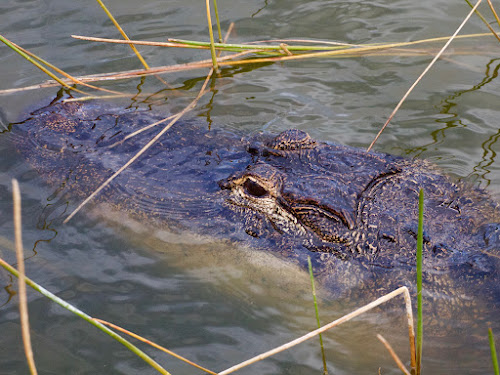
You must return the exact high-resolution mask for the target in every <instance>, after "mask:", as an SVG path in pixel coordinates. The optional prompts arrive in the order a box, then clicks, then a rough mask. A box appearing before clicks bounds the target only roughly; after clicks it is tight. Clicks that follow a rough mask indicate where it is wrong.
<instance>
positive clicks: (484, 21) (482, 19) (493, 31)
mask: <svg viewBox="0 0 500 375" xmlns="http://www.w3.org/2000/svg"><path fill="white" fill-rule="evenodd" d="M465 2H466V3H467V4H468V5H469V6H470V7H471V8H472V7H473V5H472V4H471V3H470V1H469V0H465ZM488 3H489V4H490V7H491V10H492V11H493V14H494V15H495V17H496V12H495V9H494V8H493V5H491V1H488ZM476 14H477V16H478V17H479V18H480V19H481V21H483V23H484V24H485V25H486V27H487V28H488V29H489V30H490V31H491V33H492V34H493V35H494V36H495V38H497V40H498V41H499V42H500V36H498V34H497V33H496V32H495V30H493V28H492V27H491V26H490V24H489V23H488V21H487V20H486V19H485V18H484V17H483V15H482V14H481V13H480V12H479V11H478V10H477V9H476Z"/></svg>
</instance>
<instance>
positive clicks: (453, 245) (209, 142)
mask: <svg viewBox="0 0 500 375" xmlns="http://www.w3.org/2000/svg"><path fill="white" fill-rule="evenodd" d="M161 118H163V116H161V115H159V114H155V113H152V112H151V111H145V110H142V111H141V110H134V109H128V110H125V109H123V108H122V109H117V108H114V107H112V106H105V105H99V104H88V103H86V104H78V103H68V104H61V103H54V104H53V105H51V106H48V107H46V108H42V109H40V110H38V111H36V112H34V113H33V114H32V115H31V116H30V117H29V118H28V119H27V120H25V121H24V122H23V123H20V124H15V125H14V129H15V131H14V132H15V133H17V134H19V136H17V137H16V139H17V148H18V149H19V150H20V151H21V152H22V153H23V154H24V155H25V157H26V158H27V159H28V161H29V162H30V163H31V165H33V166H34V168H35V169H36V170H37V171H38V172H39V173H40V174H41V175H42V176H43V177H44V178H45V179H46V180H47V181H49V182H50V183H52V184H55V185H56V186H58V187H59V189H63V190H64V191H67V192H68V193H69V194H70V196H71V197H73V199H75V197H80V198H81V197H83V196H87V195H88V194H90V192H92V191H93V190H95V189H96V188H97V187H98V186H99V185H100V184H101V183H102V182H103V181H104V180H105V179H106V178H107V177H109V176H110V175H111V174H112V173H113V172H114V171H116V170H117V169H118V168H119V167H121V166H122V165H123V164H124V163H125V162H126V161H127V160H128V159H129V158H130V157H131V156H132V155H133V154H135V153H136V152H137V151H138V150H139V149H140V148H141V147H142V146H143V145H144V144H146V143H147V141H149V140H150V139H151V138H152V137H153V136H154V134H156V132H157V131H158V130H157V128H153V129H150V130H147V131H145V132H143V133H141V134H140V135H138V136H136V137H134V138H132V139H130V140H125V141H124V137H125V136H126V135H127V134H130V133H132V132H133V131H135V130H137V129H140V128H141V127H143V126H146V125H149V124H151V123H153V122H155V121H157V120H159V119H161ZM420 188H422V189H424V192H425V233H424V242H425V243H424V247H425V249H424V268H425V275H424V282H425V287H426V288H427V290H428V291H430V295H431V296H432V298H435V299H436V300H438V301H441V302H442V301H445V302H443V303H444V305H446V306H449V305H450V304H451V305H453V306H455V307H456V309H451V310H450V309H443V310H442V312H440V314H454V313H452V312H451V311H452V310H453V311H459V310H460V309H461V308H462V307H463V306H472V311H475V310H474V309H476V308H477V306H476V302H475V301H477V300H478V296H480V300H481V303H483V302H484V301H486V302H484V303H486V305H484V304H483V305H481V306H490V307H491V304H493V305H494V307H495V308H498V305H499V301H500V287H499V281H500V277H499V268H500V267H499V257H500V251H499V248H500V238H499V236H500V226H499V225H498V224H497V223H498V222H499V217H500V212H499V208H498V205H497V204H496V203H494V202H493V201H492V200H491V199H490V198H489V197H488V196H487V194H486V193H485V192H483V191H480V190H478V189H475V188H471V187H469V186H467V185H465V184H462V183H454V182H453V181H451V180H450V179H449V178H447V177H445V176H443V175H441V174H440V173H439V171H438V170H437V169H436V167H434V166H433V165H431V164H429V163H427V162H425V161H421V160H413V161H412V160H408V159H405V158H401V157H396V156H392V155H387V154H381V153H366V152H364V151H363V150H359V149H356V148H351V147H346V146H341V145H335V144H328V143H324V142H320V141H316V140H313V139H311V138H310V137H309V135H307V134H306V133H304V132H301V131H298V130H288V131H285V132H283V133H281V134H279V135H277V136H276V135H267V134H260V135H257V136H254V137H250V138H241V137H238V136H236V135H234V134H233V133H231V132H228V131H223V130H220V129H215V130H207V129H206V128H203V126H201V125H199V124H197V123H196V121H183V122H180V123H178V124H176V125H174V126H173V127H172V128H171V129H170V130H169V131H168V133H167V134H166V135H165V136H164V137H163V138H162V139H161V140H160V141H159V142H157V143H156V144H155V145H154V146H153V147H152V148H151V149H150V150H148V151H147V152H146V154H144V155H143V157H141V158H140V159H139V160H138V161H136V162H135V163H134V164H132V166H131V167H130V168H129V169H127V170H126V171H125V172H124V173H123V174H122V175H121V176H120V177H119V178H117V179H116V180H115V181H114V182H113V183H112V184H111V186H110V187H109V188H107V189H106V190H105V191H104V192H103V194H101V195H100V196H99V198H98V201H99V200H100V201H107V202H109V203H111V204H112V205H114V206H115V207H116V208H118V209H121V210H124V211H127V212H129V213H130V214H132V215H134V216H136V217H140V218H147V219H148V220H151V221H153V222H155V223H156V224H157V225H169V226H171V227H178V228H185V229H188V230H193V231H197V232H200V233H203V234H210V235H213V236H216V237H220V238H229V239H231V240H234V241H245V242H249V243H250V244H251V245H252V246H254V247H257V248H261V249H266V250H269V249H270V250H273V251H276V252H278V253H281V254H283V255H284V256H286V257H288V258H293V259H295V261H298V262H299V263H302V264H305V262H306V259H307V256H308V255H310V256H312V258H313V261H314V264H315V269H316V273H317V274H318V276H320V277H321V278H322V279H323V280H324V283H325V284H326V285H328V286H329V287H330V289H331V290H332V292H333V293H340V294H345V293H347V292H349V293H356V292H360V293H366V292H369V293H371V294H373V295H374V296H379V295H380V294H382V292H385V291H389V290H391V289H393V288H396V287H398V286H401V285H408V286H410V287H411V288H413V283H412V280H413V279H414V278H415V276H414V271H415V268H414V265H415V248H416V237H417V234H416V233H417V217H418V192H419V189H420ZM450 301H452V302H450ZM440 308H442V306H440V307H438V309H440ZM488 308H489V307H488ZM457 309H458V310H457ZM445 311H447V312H445Z"/></svg>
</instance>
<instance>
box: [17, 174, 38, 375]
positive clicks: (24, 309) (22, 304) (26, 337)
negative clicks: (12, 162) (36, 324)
mask: <svg viewBox="0 0 500 375" xmlns="http://www.w3.org/2000/svg"><path fill="white" fill-rule="evenodd" d="M12 201H13V202H14V234H15V238H16V257H17V264H18V268H19V315H20V317H21V332H22V336H23V345H24V353H25V354H26V360H27V361H28V367H29V369H30V373H31V375H37V374H38V372H37V370H36V366H35V359H34V358H33V348H32V346H31V335H30V324H29V315H28V299H27V297H26V274H25V272H24V254H23V238H22V224H21V193H20V192H19V184H18V182H17V180H16V179H13V180H12Z"/></svg>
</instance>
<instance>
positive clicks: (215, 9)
mask: <svg viewBox="0 0 500 375" xmlns="http://www.w3.org/2000/svg"><path fill="white" fill-rule="evenodd" d="M214 12H215V22H216V23H217V32H218V33H219V43H222V31H221V28H220V21H219V10H218V9H217V0H214Z"/></svg>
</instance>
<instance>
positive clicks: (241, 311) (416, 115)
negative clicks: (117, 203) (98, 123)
mask: <svg viewBox="0 0 500 375" xmlns="http://www.w3.org/2000/svg"><path fill="white" fill-rule="evenodd" d="M107 5H108V6H109V7H110V9H111V10H112V12H113V13H114V15H115V16H116V17H117V19H118V21H119V22H121V23H122V26H123V27H124V28H125V30H126V31H127V32H128V33H129V35H130V36H131V37H133V38H134V39H135V38H137V39H141V38H142V39H154V40H164V39H165V38H166V37H177V38H183V39H192V40H206V38H207V37H206V26H205V25H206V22H205V20H204V11H203V9H202V7H201V6H200V3H199V1H191V0H190V1H185V0H183V1H170V2H168V4H165V2H163V1H159V0H144V1H142V2H141V9H140V12H139V11H138V10H137V3H136V2H131V1H122V0H120V1H118V0H113V1H111V0H110V1H108V2H107ZM431 7H432V9H433V11H432V12H429V9H431ZM219 8H220V11H221V18H222V20H223V25H222V26H223V28H224V29H227V27H228V25H229V22H231V21H234V22H235V23H236V29H235V30H236V31H235V33H234V34H233V35H232V36H231V40H232V41H234V42H246V41H251V40H262V39H269V38H321V39H330V40H339V41H344V42H352V43H364V42H368V43H378V42H388V41H404V40H415V39H422V38H427V37H435V36H442V35H450V34H451V33H452V32H453V31H454V29H455V27H456V26H457V25H458V23H459V21H460V19H459V18H460V17H462V16H463V15H465V13H466V12H467V11H468V9H466V8H467V7H466V6H461V5H459V4H456V3H455V2H449V1H445V0H443V1H440V2H434V1H433V2H431V1H424V2H410V1H403V2H399V3H398V5H397V7H395V6H394V4H393V3H391V2H386V3H383V2H378V3H374V2H365V1H354V2H352V1H348V2H334V3H333V2H330V1H321V0H318V1H310V2H306V3H304V2H302V1H289V0H287V1H278V0H277V1H273V2H267V1H260V2H247V1H243V0H235V1H233V2H232V3H231V4H230V5H228V4H222V3H221V4H219ZM27 20H29V21H27ZM0 25H2V31H1V33H2V34H5V35H6V36H7V37H9V38H11V39H12V40H13V41H15V42H16V43H18V44H20V45H22V46H24V47H27V48H29V49H30V50H32V51H33V52H35V53H38V54H40V55H41V56H43V57H44V58H47V59H48V60H50V61H51V62H54V63H56V64H57V65H58V66H60V67H61V68H64V69H66V70H68V71H69V72H71V73H74V74H89V73H96V72H111V71H118V70H127V69H136V68H138V67H139V65H138V63H137V60H136V58H135V56H134V54H133V53H132V52H131V51H130V49H129V48H128V47H127V46H103V45H99V44H93V43H87V42H82V41H75V40H73V39H71V38H69V35H70V34H87V35H92V36H105V37H110V36H114V35H117V33H116V31H115V30H114V29H113V26H112V25H111V23H110V22H109V21H108V20H107V19H106V17H105V16H104V15H103V14H102V12H101V11H100V9H99V8H98V6H97V5H93V4H90V3H89V4H85V6H84V7H82V6H81V4H77V5H76V4H74V3H73V2H67V1H64V0H47V1H45V2H22V3H20V2H18V1H14V0H12V1H11V0H7V1H4V2H2V4H1V5H0ZM468 27H469V29H468V31H467V32H483V31H484V30H483V26H482V24H481V22H480V21H479V20H472V21H471V23H470V25H469V26H468ZM488 43H490V42H489V40H486V39H484V40H483V39H482V40H479V41H478V40H475V41H471V42H467V41H461V42H457V43H456V44H454V45H455V47H454V48H455V50H456V51H457V52H459V51H460V48H462V47H463V48H465V47H470V44H477V45H480V44H484V46H485V48H484V52H483V53H478V54H476V55H471V56H460V55H456V56H451V57H450V59H452V61H441V62H439V63H438V64H437V65H436V67H435V68H433V70H432V72H431V73H430V74H429V76H428V77H426V79H424V80H423V81H422V83H421V84H420V85H419V86H418V88H417V90H416V91H415V92H414V93H413V94H412V96H411V97H410V99H409V100H408V101H407V103H405V105H404V106H403V108H402V109H401V111H400V112H399V113H398V114H397V116H396V118H395V119H394V121H393V123H392V124H391V125H390V127H389V128H388V130H387V131H386V133H384V135H383V136H382V138H381V139H380V141H379V143H377V145H376V149H378V150H382V151H387V152H391V153H396V154H400V155H406V156H408V157H419V158H425V159H430V160H432V161H434V162H436V163H438V164H439V166H440V167H442V168H443V169H444V170H445V171H446V172H447V173H451V174H453V175H454V176H456V177H458V178H463V179H466V180H467V181H470V182H471V183H474V184H476V185H478V186H481V187H488V189H489V190H490V191H492V193H493V194H494V195H495V197H497V198H500V188H499V186H500V167H499V164H498V163H499V161H498V158H497V156H496V155H497V152H498V149H499V146H498V142H497V139H498V137H499V131H498V118H499V117H500V113H499V109H498V102H499V97H498V92H499V91H500V90H499V87H498V85H499V83H498V79H497V75H498V68H499V64H498V60H497V59H496V58H495V56H494V55H493V53H494V52H493V51H495V49H494V48H493V47H491V48H488ZM495 47H496V45H495ZM140 50H141V52H143V53H144V56H145V58H146V60H147V61H148V62H149V64H150V65H152V66H159V65H167V64H178V63H183V62H187V61H194V60H196V59H205V58H208V54H207V52H206V51H185V50H166V49H158V48H149V47H141V48H140ZM428 61H429V59H427V58H423V57H419V58H413V57H397V56H379V57H367V58H356V59H338V60H328V59H323V60H308V61H302V62H293V63H287V64H276V65H262V66H247V67H244V68H227V69H226V68H225V69H223V70H222V72H221V75H220V76H219V77H218V78H216V79H215V80H213V82H212V92H211V93H210V94H208V95H206V96H205V97H204V98H203V99H202V101H201V102H200V104H199V107H198V108H197V110H196V112H195V114H194V115H196V116H198V117H200V118H202V119H205V120H206V121H207V123H209V124H210V126H212V127H217V126H223V127H226V128H228V129H233V130H237V131H238V132H239V133H240V134H247V133H248V134H252V133H256V132H259V131H261V130H263V129H265V130H266V131H269V132H279V131H281V130H284V129H288V128H292V127H293V128H300V129H302V130H306V131H308V132H309V133H310V134H311V136H313V137H314V138H318V139H325V140H329V141H334V142H339V143H343V144H349V145H354V146H359V147H366V146H367V145H368V144H369V143H370V141H371V140H372V138H373V136H374V135H375V134H376V132H377V131H378V129H379V127H380V126H381V124H383V123H384V122H385V119H386V117H387V115H388V114H389V113H390V112H391V111H392V109H393V108H394V106H395V104H396V103H397V101H398V100H399V98H400V97H401V96H402V95H403V93H404V91H405V90H406V89H407V88H408V87H409V86H410V85H411V82H412V80H413V79H414V78H415V77H417V76H418V75H419V73H420V72H421V71H422V70H423V69H424V67H425V64H426V63H428ZM204 74H206V73H205V72H202V71H191V72H184V73H175V74H170V75H166V76H165V77H164V78H165V79H167V80H168V82H169V84H170V85H171V86H170V87H169V88H165V87H164V86H162V84H161V83H160V82H159V81H158V80H156V79H155V78H147V79H143V80H132V81H119V82H114V83H108V84H106V85H107V87H108V88H112V89H119V90H124V91H128V92H131V93H134V94H137V93H143V94H144V93H147V94H150V95H151V97H150V99H151V101H152V102H153V103H154V104H153V105H152V106H154V107H155V109H158V110H172V111H175V110H179V109H180V108H182V107H183V106H184V105H185V104H186V103H188V102H189V101H190V100H191V99H192V97H193V96H194V95H196V93H197V91H198V90H199V88H200V82H201V81H202V80H203V79H204ZM44 79H45V77H43V76H42V75H41V74H39V73H38V72H37V71H36V70H35V69H34V68H32V67H31V66H29V65H28V64H27V63H24V62H22V61H21V60H20V59H19V57H17V56H16V55H15V54H14V53H13V52H12V51H11V50H9V49H7V48H0V82H1V84H0V89H7V88H12V87H23V86H28V85H32V84H37V83H39V82H40V81H42V80H44ZM54 96H55V90H53V89H50V90H37V91H27V92H23V93H20V94H15V95H7V96H0V122H1V125H0V127H1V128H2V130H3V128H4V127H5V126H6V125H7V124H8V123H9V122H14V121H18V120H20V119H21V118H23V117H24V116H25V114H26V113H27V112H28V111H27V110H26V109H27V108H36V107H40V106H41V105H43V104H47V103H48V102H49V101H50V100H51V99H52V98H53V97H54ZM9 142H10V139H9V134H8V132H3V133H2V134H0V159H1V162H0V212H1V215H0V256H2V258H4V259H6V260H7V261H10V262H11V263H14V262H15V260H14V259H15V257H14V254H13V252H12V243H11V242H12V239H13V234H12V230H13V228H12V220H11V219H10V215H11V214H10V213H11V211H12V204H11V189H10V179H11V178H12V177H16V178H18V179H19V180H20V182H21V188H22V193H23V227H24V243H25V247H26V256H27V258H28V259H27V262H26V263H27V264H26V265H27V272H28V274H29V275H30V276H31V277H32V278H33V279H35V280H36V281H37V282H39V283H40V284H42V285H43V286H45V287H46V288H47V289H49V290H51V291H52V292H55V293H57V294H58V295H59V296H60V297H62V298H64V299H66V300H67V301H68V302H70V303H73V304H75V305H76V306H78V307H79V308H81V309H83V310H84V311H86V312H88V313H90V314H91V315H94V316H96V317H100V318H103V319H106V320H109V321H112V322H115V323H117V324H120V325H123V326H124V327H125V328H128V329H131V330H133V331H136V332H138V333H141V334H143V335H144V336H146V337H149V338H151V339H153V340H155V341H157V342H159V343H161V344H164V345H166V346H168V347H169V348H170V349H173V350H175V351H177V352H179V354H182V355H184V356H186V357H188V358H190V359H192V360H194V361H197V362H199V363H200V364H202V365H203V366H206V367H208V368H211V369H213V370H222V369H224V368H227V367H229V366H232V365H233V364H235V363H237V362H239V361H242V360H245V359H247V358H249V357H251V356H253V355H256V354H258V353H260V352H262V351H265V350H267V349H270V348H272V347H273V346H277V345H280V344H282V343H284V342H286V341H287V340H291V339H294V338H296V337H297V336H299V335H301V334H304V333H305V332H307V331H308V330H311V329H314V328H315V324H316V323H315V318H314V312H313V309H312V297H311V295H310V292H309V279H308V276H307V274H306V273H305V272H304V271H303V270H299V269H297V268H296V267H295V266H294V265H292V264H288V263H285V262H283V261H281V260H279V259H277V258H275V257H273V256H270V255H269V254H265V253H259V252H255V251H253V250H252V249H248V248H241V247H235V245H234V244H231V243H226V242H223V241H222V242H221V241H217V242H213V241H212V240H210V239H207V238H203V237H199V236H196V235H194V234H185V233H181V234H178V233H169V232H167V231H159V230H155V229H152V228H149V227H148V226H147V225H145V224H144V223H142V224H141V223H137V222H133V221H129V220H126V219H125V218H123V217H122V215H120V214H117V213H110V212H103V211H104V209H103V208H101V209H99V207H98V208H97V209H96V208H94V209H93V210H90V209H88V210H86V212H85V213H81V214H79V215H78V216H77V217H75V218H74V219H73V220H72V222H70V223H69V224H68V225H62V219H63V218H64V217H66V215H67V214H68V210H69V208H70V207H73V204H74V202H72V203H71V205H70V206H68V202H66V201H65V200H60V198H59V197H58V196H57V194H54V192H53V189H52V188H50V187H47V186H46V185H44V183H43V182H42V181H40V179H39V178H38V177H37V175H36V173H35V172H34V171H33V170H32V169H31V168H30V166H29V165H27V164H26V163H25V162H24V161H23V160H22V159H21V158H20V157H19V155H18V154H17V153H16V152H15V151H14V150H13V149H12V146H11V145H10V143H9ZM13 285H14V286H13ZM0 286H1V289H0V306H1V307H0V327H1V328H0V329H1V332H2V337H1V338H0V343H1V347H2V350H1V351H0V368H1V371H0V372H1V373H2V374H4V373H5V374H17V373H20V372H24V371H25V370H26V364H25V361H24V359H23V358H24V355H23V353H22V345H21V341H20V338H19V335H20V334H19V332H20V328H19V320H18V312H17V296H15V295H13V290H14V289H15V282H14V281H13V280H12V277H11V276H9V275H7V274H6V273H5V272H4V271H0ZM320 297H321V298H320V314H321V319H322V322H323V323H326V322H328V321H330V320H333V319H336V318H338V317H339V316H340V315H342V314H344V313H347V312H349V311H351V310H352V309H353V308H355V307H357V306H359V305H362V304H364V303H366V302H368V301H353V300H332V299H331V298H330V296H329V294H328V291H327V290H320ZM29 299H30V312H31V323H32V335H33V341H34V347H35V359H36V361H37V365H38V367H39V370H40V372H41V373H80V374H95V373H106V374H112V373H127V374H136V373H139V372H141V373H153V371H152V370H150V369H149V368H148V367H147V366H146V365H145V364H143V363H142V362H141V361H139V360H137V359H135V358H134V357H133V356H132V355H130V354H129V353H128V351H126V350H125V349H122V347H121V346H120V345H119V344H116V343H113V342H111V341H110V339H109V338H108V337H105V336H104V335H102V334H101V333H100V332H97V331H96V330H94V329H93V328H89V327H87V325H86V324H84V323H82V322H81V321H79V320H78V319H76V318H74V317H72V316H70V315H69V313H67V312H66V311H64V310H62V309H61V308H59V307H57V306H54V305H53V304H52V303H51V302H49V301H47V300H45V299H44V298H41V297H40V296H38V295H36V294H35V293H33V292H30V294H29ZM492 321H493V323H494V324H495V322H496V326H494V328H500V327H499V325H500V322H498V320H496V321H495V319H494V317H493V319H492ZM496 331H498V332H500V330H499V329H497V330H496ZM376 333H382V334H383V335H384V336H385V337H386V338H387V339H388V340H389V341H390V342H391V344H392V345H393V346H394V347H395V348H396V349H397V351H398V354H400V356H401V357H402V358H403V359H404V360H406V358H408V350H407V346H408V343H407V337H406V328H405V326H404V315H403V306H402V301H399V300H398V301H394V302H392V303H390V304H388V305H387V306H383V307H380V308H378V309H376V311H374V312H372V313H369V314H367V315H365V316H363V317H361V318H359V319H357V320H356V321H355V322H351V323H349V324H348V325H346V326H342V327H339V328H338V329H336V330H334V331H332V332H330V333H328V334H326V335H325V336H324V340H325V346H326V348H327V360H328V366H329V369H330V371H331V373H335V374H352V373H370V374H373V373H377V371H378V369H379V367H381V368H382V373H384V374H388V373H389V374H390V373H394V374H395V373H399V371H397V370H396V368H395V366H394V364H393V363H392V360H391V359H390V358H389V356H388V354H387V353H386V351H385V349H383V348H382V346H381V345H380V344H379V342H378V340H377V339H376V337H375V334H376ZM497 336H498V334H497ZM426 338H427V339H426V340H427V341H426V340H424V370H425V371H426V372H428V373H451V372H454V373H459V374H465V373H467V374H470V373H487V372H490V373H491V367H490V359H489V348H488V345H487V340H486V338H487V331H486V327H482V326H480V327H477V326H475V325H473V324H470V325H464V326H462V327H459V328H457V330H456V332H453V333H449V334H446V335H440V334H439V332H426ZM151 353H154V356H155V359H157V360H158V361H159V362H161V363H162V364H164V365H165V367H167V368H168V369H169V370H170V371H171V372H172V373H175V374H178V373H192V369H191V368H189V367H188V366H187V365H183V364H181V363H179V362H178V361H176V360H173V359H171V358H169V357H167V356H166V355H163V354H158V353H156V352H151ZM321 366H322V361H321V357H320V350H319V347H318V343H317V341H316V340H312V341H311V342H308V343H305V344H302V345H301V346H299V347H296V348H294V349H293V350H291V351H289V352H287V353H283V354H280V355H278V356H276V357H274V358H271V359H268V360H266V361H264V362H261V363H259V364H256V365H254V366H252V367H250V368H248V369H246V370H242V371H241V372H240V373H245V372H246V373H264V374H267V373H269V374H279V373H283V374H285V373H286V374H301V373H304V374H306V373H307V374H310V373H311V372H314V371H318V372H320V371H321Z"/></svg>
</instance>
